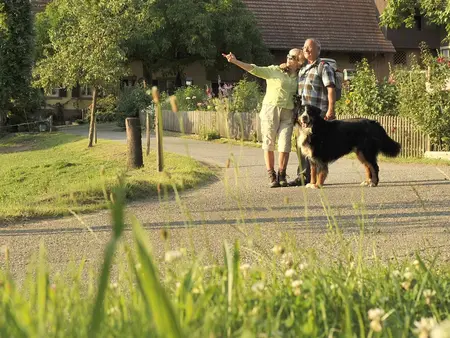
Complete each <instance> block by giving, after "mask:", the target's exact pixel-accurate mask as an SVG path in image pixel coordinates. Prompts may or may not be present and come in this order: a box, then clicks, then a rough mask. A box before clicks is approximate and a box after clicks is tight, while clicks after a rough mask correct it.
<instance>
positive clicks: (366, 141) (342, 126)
mask: <svg viewBox="0 0 450 338" xmlns="http://www.w3.org/2000/svg"><path fill="white" fill-rule="evenodd" d="M297 123H298V124H299V126H300V136H299V138H298V140H297V142H298V147H299V148H300V149H301V152H302V154H303V156H306V157H307V158H308V159H309V161H310V164H311V182H310V183H309V184H307V185H306V187H308V188H318V187H321V186H323V184H324V182H325V179H326V178H327V175H328V164H329V163H332V162H334V161H336V160H337V159H339V158H341V157H342V156H344V155H347V154H349V153H351V152H355V153H356V156H357V158H358V160H359V161H360V162H361V163H362V164H363V165H364V167H365V171H366V180H365V181H364V182H362V183H361V185H365V186H369V187H376V186H377V185H378V182H379V179H378V172H379V168H378V164H377V156H378V154H379V153H382V154H384V155H386V156H389V157H395V156H397V155H398V154H399V153H400V148H401V145H400V144H399V143H397V142H396V141H394V140H393V139H391V138H390V137H389V136H388V135H387V134H386V131H385V130H384V129H383V127H382V126H381V125H380V124H379V123H378V122H377V121H373V120H369V119H365V118H355V119H347V120H333V121H326V120H324V119H323V118H322V117H321V111H320V109H318V108H316V107H314V106H308V105H307V106H303V107H302V109H301V111H300V112H299V116H298V118H297Z"/></svg>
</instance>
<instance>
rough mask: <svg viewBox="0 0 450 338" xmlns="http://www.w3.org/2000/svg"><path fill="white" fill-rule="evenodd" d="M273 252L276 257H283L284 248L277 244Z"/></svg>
mask: <svg viewBox="0 0 450 338" xmlns="http://www.w3.org/2000/svg"><path fill="white" fill-rule="evenodd" d="M272 252H273V253H274V254H275V255H282V254H283V253H284V248H283V247H282V246H281V245H278V244H277V245H275V246H274V247H273V248H272Z"/></svg>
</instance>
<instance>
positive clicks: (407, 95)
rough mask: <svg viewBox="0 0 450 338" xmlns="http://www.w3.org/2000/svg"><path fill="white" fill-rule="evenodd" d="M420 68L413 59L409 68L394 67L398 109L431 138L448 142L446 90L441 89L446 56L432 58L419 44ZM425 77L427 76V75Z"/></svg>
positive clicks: (449, 97)
mask: <svg viewBox="0 0 450 338" xmlns="http://www.w3.org/2000/svg"><path fill="white" fill-rule="evenodd" d="M421 49H422V54H421V57H422V62H423V64H424V66H425V69H423V68H421V67H420V65H419V64H418V62H417V60H415V59H413V61H412V66H411V69H410V70H406V69H398V70H397V71H396V72H395V74H394V79H395V82H396V85H397V88H398V91H399V113H400V115H402V116H406V117H410V118H412V119H413V120H415V121H416V122H417V124H418V125H419V126H420V128H421V129H422V130H423V131H425V132H427V133H428V134H430V136H431V137H432V139H433V140H434V141H435V142H437V143H439V144H444V145H446V146H447V147H448V146H449V145H450V91H448V90H444V89H445V85H446V83H447V81H448V80H449V79H450V60H449V59H445V58H443V57H441V56H440V57H438V58H434V57H433V56H432V55H431V54H430V52H429V51H428V50H427V48H426V46H425V45H422V46H421ZM427 78H428V79H427Z"/></svg>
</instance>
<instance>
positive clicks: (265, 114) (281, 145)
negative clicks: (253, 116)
mask: <svg viewBox="0 0 450 338" xmlns="http://www.w3.org/2000/svg"><path fill="white" fill-rule="evenodd" d="M259 118H260V119H261V134H262V148H263V149H264V150H267V151H274V150H275V140H276V139H277V138H278V151H279V152H284V153H289V152H290V151H291V137H292V129H293V126H294V124H293V121H292V109H284V108H280V107H275V106H269V105H263V106H262V108H261V112H260V113H259Z"/></svg>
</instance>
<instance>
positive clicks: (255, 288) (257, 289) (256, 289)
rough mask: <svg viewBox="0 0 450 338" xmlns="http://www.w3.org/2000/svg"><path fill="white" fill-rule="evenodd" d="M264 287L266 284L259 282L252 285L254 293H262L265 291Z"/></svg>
mask: <svg viewBox="0 0 450 338" xmlns="http://www.w3.org/2000/svg"><path fill="white" fill-rule="evenodd" d="M264 287H265V285H264V282H262V281H259V282H256V283H255V284H253V285H252V291H253V292H255V293H261V292H262V291H264Z"/></svg>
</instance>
